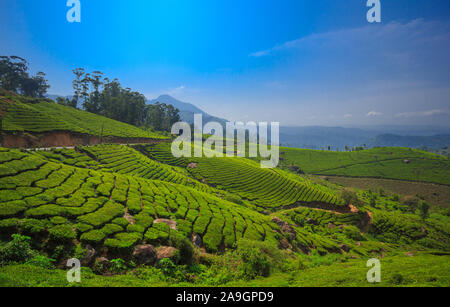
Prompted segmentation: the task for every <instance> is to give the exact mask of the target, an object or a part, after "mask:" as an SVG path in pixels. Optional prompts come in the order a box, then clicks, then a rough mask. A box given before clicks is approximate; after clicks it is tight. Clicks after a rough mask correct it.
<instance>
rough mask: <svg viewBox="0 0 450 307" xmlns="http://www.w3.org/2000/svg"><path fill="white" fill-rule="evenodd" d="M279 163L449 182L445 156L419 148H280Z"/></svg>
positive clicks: (342, 173) (323, 172)
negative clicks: (336, 149) (332, 149)
mask: <svg viewBox="0 0 450 307" xmlns="http://www.w3.org/2000/svg"><path fill="white" fill-rule="evenodd" d="M280 151H281V157H282V160H281V161H280V166H281V167H282V168H285V169H289V168H292V166H297V167H299V169H300V170H301V171H303V172H305V173H309V174H318V175H336V176H350V177H375V178H389V179H402V180H410V181H424V182H434V183H440V184H447V185H448V184H450V179H449V176H447V174H448V172H449V170H450V161H449V159H448V157H444V156H441V155H436V154H433V153H429V152H425V151H422V150H416V149H410V148H402V147H384V148H373V149H367V150H361V151H352V152H336V151H325V150H310V149H298V148H285V147H283V148H280Z"/></svg>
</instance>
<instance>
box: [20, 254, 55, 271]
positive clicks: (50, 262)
mask: <svg viewBox="0 0 450 307" xmlns="http://www.w3.org/2000/svg"><path fill="white" fill-rule="evenodd" d="M54 262H55V259H51V258H48V257H45V256H42V255H36V256H34V257H33V258H31V259H30V260H28V261H27V262H26V263H25V264H29V265H33V266H37V267H41V268H44V269H51V268H53V267H54Z"/></svg>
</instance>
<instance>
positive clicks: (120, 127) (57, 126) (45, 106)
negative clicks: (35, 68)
mask: <svg viewBox="0 0 450 307" xmlns="http://www.w3.org/2000/svg"><path fill="white" fill-rule="evenodd" d="M7 101H8V102H12V103H7ZM22 101H26V99H25V98H23V97H21V96H11V97H6V96H0V104H2V105H6V104H7V110H6V114H5V115H4V116H3V120H2V129H3V130H4V131H11V132H12V131H15V132H37V133H39V132H49V131H71V132H77V133H84V134H90V135H95V136H104V137H106V136H111V137H125V138H155V139H162V138H167V137H165V136H162V135H161V134H159V133H155V132H149V131H144V130H142V129H140V128H137V127H135V126H132V125H129V124H125V123H122V122H118V121H115V120H112V119H109V118H107V117H103V116H99V115H96V114H93V113H89V112H85V111H81V110H78V109H75V108H71V107H66V106H62V105H59V104H56V103H53V102H49V100H47V99H41V100H39V99H37V100H36V101H33V103H23V102H22Z"/></svg>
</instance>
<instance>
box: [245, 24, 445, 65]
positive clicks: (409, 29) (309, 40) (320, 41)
mask: <svg viewBox="0 0 450 307" xmlns="http://www.w3.org/2000/svg"><path fill="white" fill-rule="evenodd" d="M449 31H450V23H449V22H439V21H425V20H423V19H415V20H412V21H410V22H407V23H400V22H390V23H388V24H384V25H379V26H376V27H374V26H373V25H367V26H363V27H359V28H349V29H342V30H337V31H329V32H324V33H313V34H310V35H308V36H305V37H301V38H298V39H295V40H291V41H287V42H284V43H281V44H277V45H275V46H273V47H271V48H269V49H266V50H260V51H256V52H253V53H250V54H249V56H251V57H263V56H269V55H272V54H274V53H276V52H280V51H284V50H294V49H300V48H303V47H319V48H322V47H323V48H325V47H333V48H336V47H337V48H341V47H345V46H353V45H356V44H355V42H357V43H358V42H365V44H366V45H368V46H367V47H369V48H370V49H372V48H373V49H374V50H378V52H380V53H381V54H382V55H383V56H384V57H387V58H390V59H391V60H392V61H401V62H409V61H410V60H411V56H410V54H409V53H408V52H406V51H404V50H402V48H399V49H396V47H397V46H405V45H408V46H410V47H413V46H414V47H418V46H422V47H423V45H430V44H431V45H434V44H436V43H440V44H442V43H444V44H445V45H447V46H448V43H449V40H450V34H449V33H450V32H449ZM443 48H444V47H443Z"/></svg>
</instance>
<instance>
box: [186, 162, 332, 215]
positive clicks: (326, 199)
mask: <svg viewBox="0 0 450 307" xmlns="http://www.w3.org/2000/svg"><path fill="white" fill-rule="evenodd" d="M190 172H191V173H192V174H193V175H194V176H195V177H196V178H197V179H199V180H202V181H205V182H206V183H208V184H211V185H213V186H215V187H217V188H218V189H224V190H227V191H230V192H232V193H234V194H237V195H239V196H240V197H241V198H244V199H248V200H249V201H251V202H254V203H255V204H257V205H258V206H261V207H265V208H279V207H283V206H288V205H292V204H295V203H302V202H303V203H327V204H331V205H341V203H340V202H339V201H338V198H337V197H336V195H333V194H332V192H331V191H327V190H326V189H324V188H323V187H319V186H313V185H312V184H310V183H309V182H308V181H306V180H303V179H302V178H301V177H296V178H295V179H293V178H291V177H288V175H287V174H282V173H281V171H278V170H269V169H262V168H261V167H260V165H259V164H258V163H255V162H253V161H250V160H247V159H243V158H211V159H200V160H198V161H197V167H195V168H191V169H190Z"/></svg>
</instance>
